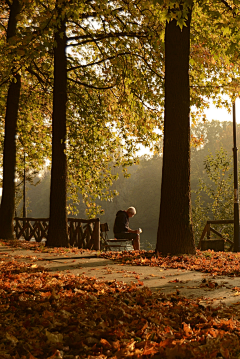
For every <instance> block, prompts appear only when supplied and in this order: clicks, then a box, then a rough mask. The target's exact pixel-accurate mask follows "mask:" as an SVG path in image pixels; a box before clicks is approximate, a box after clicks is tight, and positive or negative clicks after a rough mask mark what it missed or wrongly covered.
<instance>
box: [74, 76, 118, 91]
mask: <svg viewBox="0 0 240 359" xmlns="http://www.w3.org/2000/svg"><path fill="white" fill-rule="evenodd" d="M68 80H70V81H72V82H74V83H76V84H78V85H82V86H84V87H88V88H90V89H95V90H109V89H112V88H113V87H115V85H111V86H108V87H96V86H93V85H89V84H86V83H84V82H80V81H77V80H74V79H71V78H68Z"/></svg>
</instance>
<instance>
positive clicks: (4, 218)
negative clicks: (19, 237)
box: [0, 0, 21, 239]
mask: <svg viewBox="0 0 240 359" xmlns="http://www.w3.org/2000/svg"><path fill="white" fill-rule="evenodd" d="M20 11H21V7H20V4H19V1H18V0H13V2H12V4H11V5H10V14H9V21H8V28H7V41H9V39H10V38H11V37H13V36H15V35H16V30H17V16H18V14H19V13H20ZM12 72H13V79H12V80H11V83H10V85H9V89H8V94H7V104H6V115H5V135H4V147H3V187H2V200H1V208H0V238H1V239H13V238H14V233H13V231H14V228H13V218H14V210H15V181H14V180H15V167H16V134H17V117H18V105H19V99H20V90H21V76H20V75H19V74H17V73H14V68H13V70H12Z"/></svg>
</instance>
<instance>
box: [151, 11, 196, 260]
mask: <svg viewBox="0 0 240 359" xmlns="http://www.w3.org/2000/svg"><path fill="white" fill-rule="evenodd" d="M190 23H191V14H190V13H189V19H188V23H187V27H183V29H182V30H181V29H180V27H179V26H177V24H176V21H175V20H172V21H170V22H169V23H167V24H166V32H165V116H164V147H163V169H162V187H161V204H160V218H159V227H158V235H157V246H156V251H157V252H158V253H162V254H167V253H170V254H180V253H195V245H194V237H193V231H192V223H191V201H190V91H189V73H188V71H189V54H190Z"/></svg>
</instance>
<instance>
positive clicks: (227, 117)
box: [138, 98, 240, 156]
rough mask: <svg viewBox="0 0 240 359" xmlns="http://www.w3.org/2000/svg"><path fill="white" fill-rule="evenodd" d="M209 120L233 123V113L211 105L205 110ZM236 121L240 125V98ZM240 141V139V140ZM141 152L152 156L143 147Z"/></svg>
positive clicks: (237, 105) (237, 103)
mask: <svg viewBox="0 0 240 359" xmlns="http://www.w3.org/2000/svg"><path fill="white" fill-rule="evenodd" d="M205 113H206V116H207V120H208V121H212V120H218V121H232V120H233V115H232V112H231V113H229V112H228V111H227V110H226V109H225V108H217V107H216V106H214V105H213V104H211V105H210V107H209V109H206V110H205ZM236 121H237V123H240V98H238V99H237V100H236ZM239 140H240V139H239ZM139 148H140V150H139V151H138V155H139V156H143V155H150V154H151V153H150V151H149V150H148V149H147V148H145V147H143V146H139Z"/></svg>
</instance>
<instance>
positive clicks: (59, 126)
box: [47, 1, 68, 247]
mask: <svg viewBox="0 0 240 359" xmlns="http://www.w3.org/2000/svg"><path fill="white" fill-rule="evenodd" d="M60 6H63V4H62V5H59V7H58V1H57V2H56V10H57V13H58V21H59V23H60V25H59V27H58V28H57V29H56V30H55V35H54V40H55V43H56V46H55V47H54V88H53V115H52V168H51V191H50V218H49V230H48V240H47V245H48V246H51V247H67V246H68V235H67V211H66V197H67V159H66V104H67V61H66V53H65V50H66V23H65V20H64V19H62V17H61V8H60Z"/></svg>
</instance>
